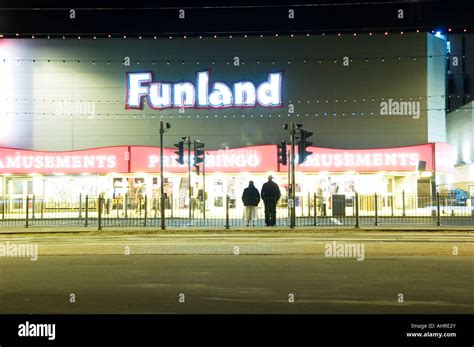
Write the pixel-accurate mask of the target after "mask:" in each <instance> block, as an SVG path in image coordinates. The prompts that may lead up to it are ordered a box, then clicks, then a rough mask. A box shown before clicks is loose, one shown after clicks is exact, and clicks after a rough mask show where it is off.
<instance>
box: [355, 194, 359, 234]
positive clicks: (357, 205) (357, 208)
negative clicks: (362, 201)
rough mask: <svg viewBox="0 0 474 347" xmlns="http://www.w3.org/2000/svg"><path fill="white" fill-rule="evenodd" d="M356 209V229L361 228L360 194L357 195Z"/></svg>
mask: <svg viewBox="0 0 474 347" xmlns="http://www.w3.org/2000/svg"><path fill="white" fill-rule="evenodd" d="M355 208H356V224H355V227H356V228H359V193H357V192H356V193H355Z"/></svg>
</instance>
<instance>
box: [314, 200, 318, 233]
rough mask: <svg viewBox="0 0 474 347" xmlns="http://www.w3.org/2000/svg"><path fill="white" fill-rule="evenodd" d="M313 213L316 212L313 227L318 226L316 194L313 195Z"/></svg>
mask: <svg viewBox="0 0 474 347" xmlns="http://www.w3.org/2000/svg"><path fill="white" fill-rule="evenodd" d="M313 212H314V216H313V225H314V226H316V224H317V223H316V214H317V212H318V211H317V208H316V193H314V195H313Z"/></svg>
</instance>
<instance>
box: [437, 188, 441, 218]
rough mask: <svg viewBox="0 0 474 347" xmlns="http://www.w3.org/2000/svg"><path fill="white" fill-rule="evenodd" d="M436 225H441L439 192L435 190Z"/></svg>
mask: <svg viewBox="0 0 474 347" xmlns="http://www.w3.org/2000/svg"><path fill="white" fill-rule="evenodd" d="M436 215H437V217H436V219H437V221H436V225H437V226H441V208H440V206H439V192H436Z"/></svg>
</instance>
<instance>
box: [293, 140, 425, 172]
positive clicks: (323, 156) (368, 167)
mask: <svg viewBox="0 0 474 347" xmlns="http://www.w3.org/2000/svg"><path fill="white" fill-rule="evenodd" d="M309 151H310V152H312V153H313V154H311V155H310V156H309V157H308V158H307V159H306V161H305V162H304V163H303V164H302V165H298V166H297V167H296V169H297V170H298V171H303V172H319V171H328V172H345V171H355V172H377V171H415V170H417V169H418V163H419V162H420V161H424V162H426V165H425V169H424V170H425V171H431V170H433V145H432V144H425V145H418V146H408V147H392V148H380V149H333V148H321V147H310V148H309Z"/></svg>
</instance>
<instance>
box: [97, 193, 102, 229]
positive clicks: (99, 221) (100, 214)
mask: <svg viewBox="0 0 474 347" xmlns="http://www.w3.org/2000/svg"><path fill="white" fill-rule="evenodd" d="M98 204H99V205H98V206H97V213H98V223H97V224H98V226H97V230H99V231H100V230H102V197H100V196H99V202H98Z"/></svg>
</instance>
